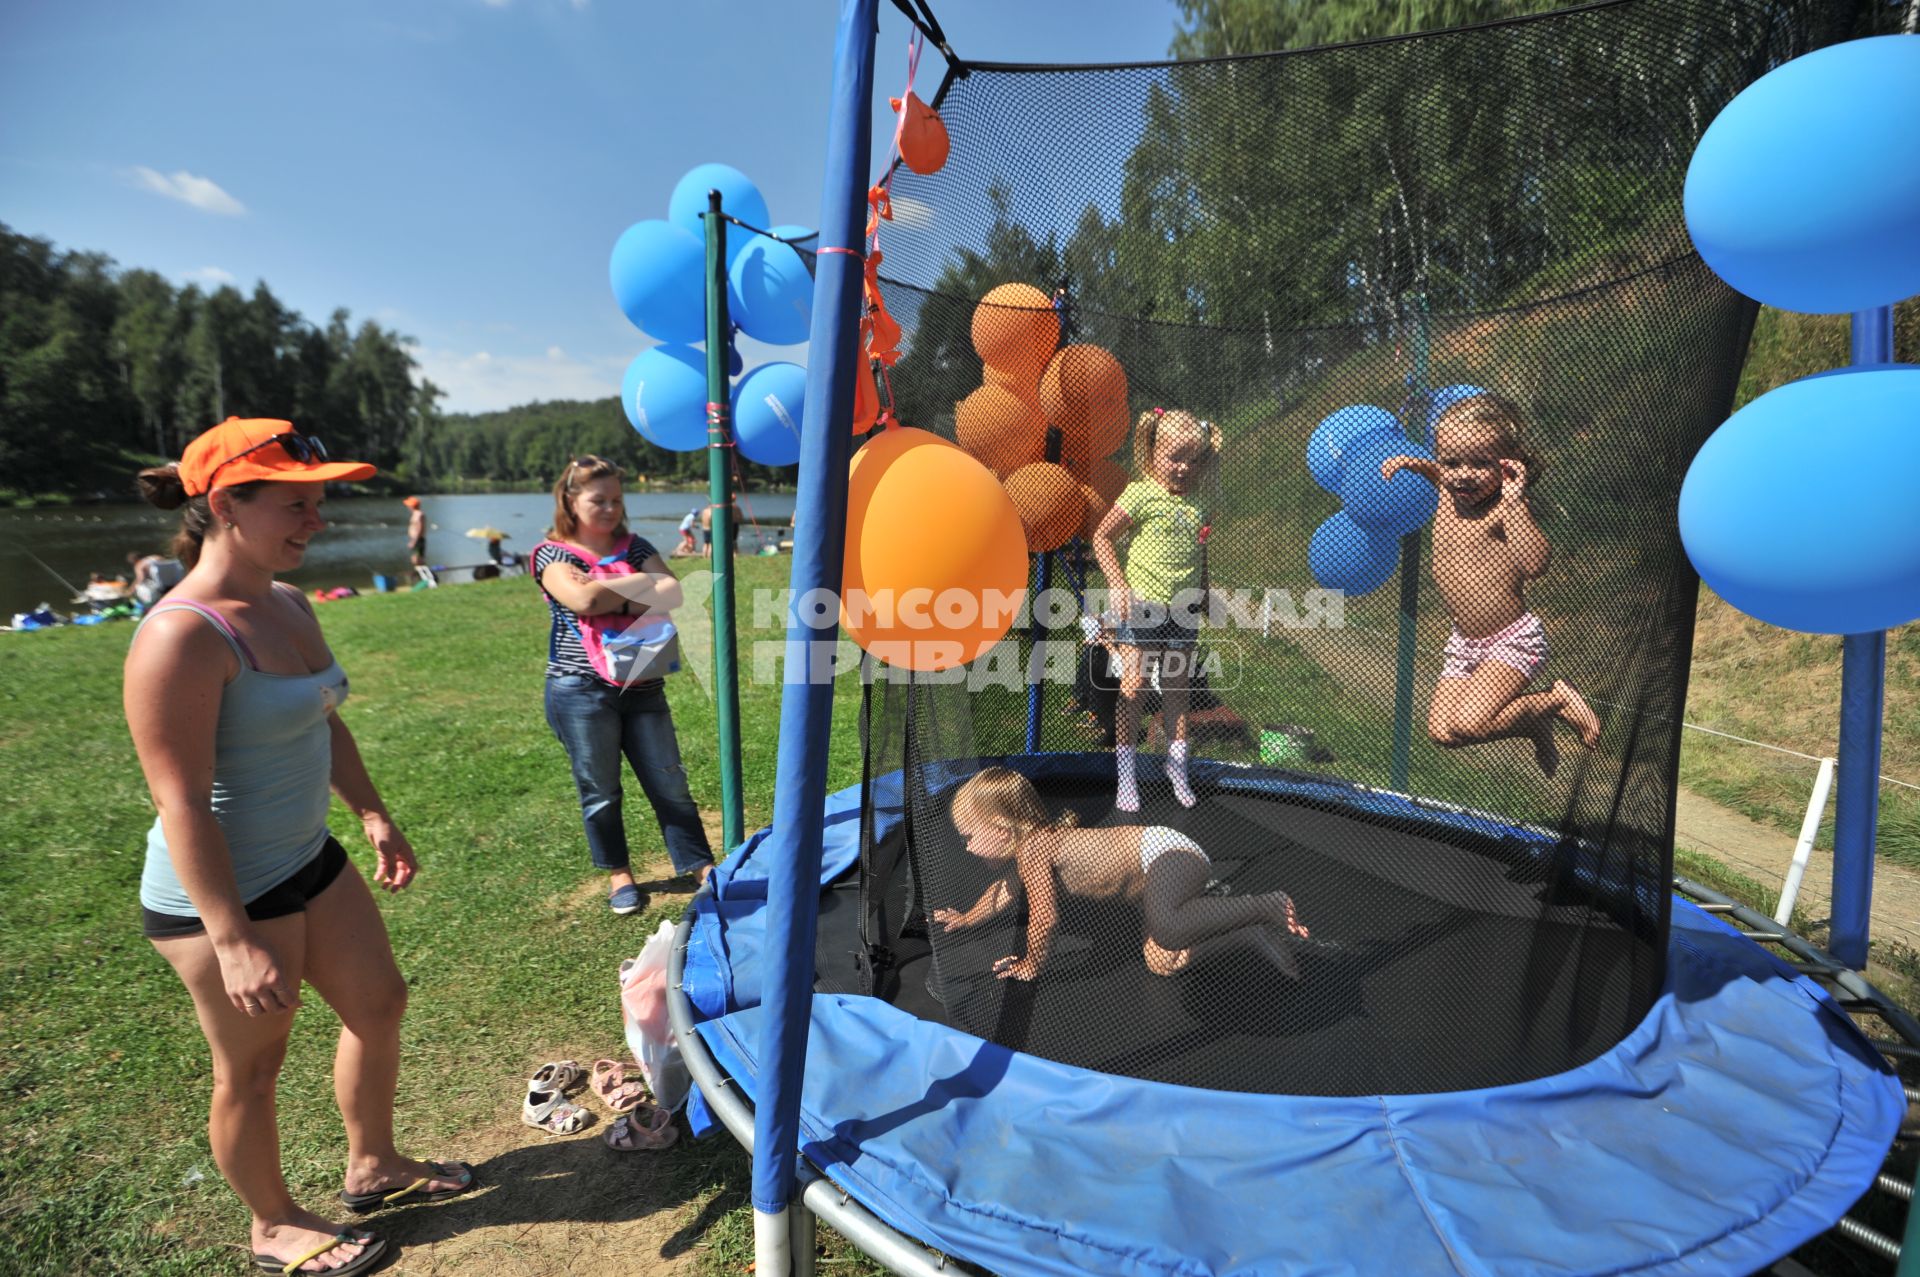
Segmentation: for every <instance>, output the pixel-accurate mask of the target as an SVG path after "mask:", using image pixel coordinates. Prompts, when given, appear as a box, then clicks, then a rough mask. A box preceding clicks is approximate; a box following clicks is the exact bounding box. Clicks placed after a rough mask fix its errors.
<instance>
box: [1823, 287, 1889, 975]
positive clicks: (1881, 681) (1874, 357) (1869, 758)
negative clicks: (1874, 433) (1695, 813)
mask: <svg viewBox="0 0 1920 1277" xmlns="http://www.w3.org/2000/svg"><path fill="white" fill-rule="evenodd" d="M1892 361H1893V307H1891V306H1880V307H1877V308H1875V309H1873V310H1863V311H1858V312H1856V313H1855V314H1854V316H1853V362H1854V363H1856V364H1884V363H1891V362H1892ZM1886 682H1887V635H1886V631H1884V630H1877V631H1875V632H1873V633H1871V634H1849V635H1847V636H1846V637H1845V638H1843V639H1841V640H1840V766H1839V768H1838V772H1837V775H1836V778H1835V782H1834V810H1833V931H1832V936H1831V940H1830V943H1829V944H1828V946H1827V947H1828V949H1830V950H1831V951H1832V953H1833V956H1834V957H1836V958H1838V959H1840V961H1842V962H1844V963H1846V964H1847V965H1848V966H1850V967H1853V968H1854V969H1856V970H1859V969H1861V968H1864V967H1865V966H1866V965H1867V933H1868V930H1869V921H1870V919H1869V915H1870V914H1871V913H1872V911H1873V844H1874V836H1875V831H1876V829H1877V827H1878V825H1879V823H1880V723H1881V718H1882V716H1883V708H1884V705H1885V701H1886Z"/></svg>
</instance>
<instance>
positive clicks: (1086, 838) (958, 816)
mask: <svg viewBox="0 0 1920 1277" xmlns="http://www.w3.org/2000/svg"><path fill="white" fill-rule="evenodd" d="M952 814H953V824H954V828H956V829H957V830H958V831H959V832H960V836H961V837H962V838H965V839H966V842H967V850H968V851H969V852H971V853H973V854H974V855H976V856H979V857H981V858H982V859H985V860H999V861H1012V862H1013V863H1014V865H1015V867H1016V868H1017V870H1018V874H1019V879H1020V886H1021V889H1022V890H1023V891H1025V892H1026V896H1027V952H1026V955H1025V956H1024V957H1018V956H1015V955H1012V954H1009V955H1007V956H1006V957H1004V958H1000V959H997V960H996V961H995V962H994V964H993V971H994V974H995V975H997V976H999V977H1000V978H1001V979H1003V980H1032V979H1035V978H1036V977H1038V976H1039V974H1040V972H1041V969H1042V968H1044V967H1045V966H1046V962H1047V954H1048V952H1049V951H1050V950H1051V948H1052V945H1053V933H1054V929H1055V927H1056V926H1057V925H1058V924H1059V921H1060V911H1059V899H1058V893H1059V892H1061V891H1066V892H1068V893H1070V894H1072V895H1076V896H1087V897H1090V898H1092V899H1097V900H1115V899H1126V900H1138V901H1141V902H1142V904H1143V905H1144V912H1145V920H1146V944H1145V945H1144V947H1143V949H1142V953H1143V954H1144V956H1145V958H1146V962H1147V969H1148V970H1149V971H1151V972H1153V973H1154V974H1155V975H1173V974H1174V973H1176V972H1178V971H1182V970H1184V969H1185V968H1186V967H1187V966H1188V965H1190V964H1191V963H1192V962H1193V961H1194V960H1195V959H1196V958H1202V957H1205V956H1207V955H1208V954H1210V953H1212V952H1214V951H1215V950H1216V949H1218V948H1225V947H1228V946H1230V945H1238V946H1241V947H1244V948H1251V949H1253V950H1255V951H1256V952H1258V953H1259V954H1260V955H1261V956H1263V957H1265V958H1266V959H1267V960H1268V961H1270V962H1272V963H1273V965H1274V966H1276V967H1278V968H1279V969H1280V970H1281V971H1282V972H1283V973H1284V974H1286V975H1288V976H1291V977H1296V978H1297V977H1298V976H1299V974H1300V968H1299V966H1298V964H1297V963H1295V961H1294V958H1293V955H1292V954H1291V953H1290V952H1288V947H1289V945H1290V943H1291V941H1292V940H1294V939H1295V938H1296V937H1297V938H1301V939H1304V938H1305V937H1306V935H1307V929H1306V928H1305V927H1304V926H1302V925H1301V924H1300V920H1299V919H1298V918H1297V917H1295V916H1294V911H1293V901H1292V900H1291V899H1290V898H1289V897H1288V896H1287V894H1286V893H1285V892H1284V891H1269V892H1264V893H1262V894H1260V895H1255V896H1233V897H1215V896H1209V895H1207V894H1205V889H1206V885H1207V880H1208V878H1209V877H1210V876H1211V874H1212V863H1211V862H1210V861H1209V860H1208V859H1207V853H1206V852H1204V851H1202V850H1201V849H1200V845H1199V844H1198V843H1196V842H1194V841H1193V840H1192V839H1191V838H1188V837H1187V836H1186V835H1185V834H1182V833H1180V832H1178V831H1177V830H1173V829H1168V828H1166V827H1165V826H1161V825H1115V826H1110V827H1102V828H1099V829H1078V828H1075V827H1074V821H1073V816H1072V814H1071V813H1069V814H1068V815H1067V816H1066V817H1064V818H1062V819H1060V820H1055V819H1054V818H1053V817H1052V816H1050V815H1049V814H1048V812H1047V808H1046V804H1045V803H1043V802H1042V801H1041V799H1040V792H1039V791H1038V790H1037V789H1035V788H1034V787H1033V782H1032V781H1030V780H1028V779H1027V778H1026V777H1025V776H1023V775H1021V774H1020V773H1019V772H1016V771H1013V770H1010V769H1009V768H1005V767H987V768H984V769H982V770H981V771H980V772H979V773H977V774H976V775H974V776H973V777H972V778H971V779H969V780H968V781H967V782H966V783H965V784H963V785H961V786H960V788H959V790H958V792H956V793H955V794H954V797H953V812H952ZM1014 899H1015V896H1014V891H1013V883H1012V881H1011V879H1010V878H1006V877H1003V878H1000V879H998V880H997V881H995V882H994V884H993V885H992V886H990V887H988V888H987V890H986V891H985V892H984V893H983V894H982V895H981V897H980V899H978V900H976V901H975V902H974V903H973V907H972V908H970V909H967V910H964V911H962V910H959V909H936V910H934V911H933V921H934V922H935V923H936V924H938V925H939V926H941V927H944V928H946V929H947V930H949V931H957V930H960V929H961V928H964V927H973V926H978V925H979V924H980V923H983V922H985V921H987V920H988V919H989V918H992V917H994V916H995V915H996V914H999V913H1000V912H1001V911H1002V910H1005V909H1007V908H1008V907H1009V906H1011V905H1012V904H1013V902H1014Z"/></svg>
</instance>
